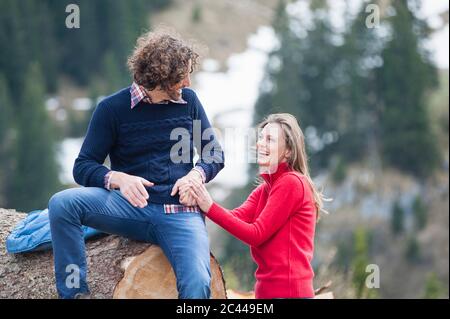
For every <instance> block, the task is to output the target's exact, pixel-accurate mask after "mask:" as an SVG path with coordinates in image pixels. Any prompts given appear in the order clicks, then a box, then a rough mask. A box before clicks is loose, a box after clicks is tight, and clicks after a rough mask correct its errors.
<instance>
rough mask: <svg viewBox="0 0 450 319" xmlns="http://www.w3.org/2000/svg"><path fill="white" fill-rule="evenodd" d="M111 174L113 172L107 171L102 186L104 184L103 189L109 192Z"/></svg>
mask: <svg viewBox="0 0 450 319" xmlns="http://www.w3.org/2000/svg"><path fill="white" fill-rule="evenodd" d="M113 173H114V171H109V172H108V173H107V174H106V175H105V179H104V184H105V188H106V189H107V190H111V177H112V175H113Z"/></svg>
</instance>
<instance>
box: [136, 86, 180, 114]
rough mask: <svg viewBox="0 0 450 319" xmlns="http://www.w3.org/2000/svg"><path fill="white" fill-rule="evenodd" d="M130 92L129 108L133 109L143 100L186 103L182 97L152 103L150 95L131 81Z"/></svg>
mask: <svg viewBox="0 0 450 319" xmlns="http://www.w3.org/2000/svg"><path fill="white" fill-rule="evenodd" d="M130 93H131V108H132V109H133V108H134V107H135V106H136V105H138V104H139V102H142V101H143V102H145V103H150V104H169V103H176V104H187V102H186V101H185V100H183V98H180V99H179V100H178V101H174V100H164V101H161V102H158V103H153V102H152V99H151V98H150V96H149V95H148V94H147V92H146V91H145V90H144V88H142V87H141V86H140V85H139V84H137V83H136V82H133V84H132V85H131V87H130Z"/></svg>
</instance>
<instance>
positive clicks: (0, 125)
mask: <svg viewBox="0 0 450 319" xmlns="http://www.w3.org/2000/svg"><path fill="white" fill-rule="evenodd" d="M12 122H13V119H12V114H11V98H10V96H9V89H8V85H7V83H6V78H5V77H4V76H3V74H0V207H4V204H5V198H4V196H5V189H6V188H7V186H8V185H7V182H8V181H9V180H10V179H9V176H8V174H9V173H10V164H11V161H10V152H11V142H12V141H11V139H12V136H11V135H12V134H11V132H12V129H13V127H12Z"/></svg>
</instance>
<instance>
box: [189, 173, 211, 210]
mask: <svg viewBox="0 0 450 319" xmlns="http://www.w3.org/2000/svg"><path fill="white" fill-rule="evenodd" d="M187 187H188V192H189V194H190V195H191V196H192V197H193V198H194V200H195V201H196V202H197V205H198V206H199V207H200V209H201V210H202V211H203V212H204V213H207V212H208V211H209V209H210V208H211V206H212V204H213V200H212V198H211V195H210V194H209V192H208V190H207V189H206V187H205V185H204V184H202V183H199V182H197V181H195V180H192V181H191V182H190V183H189V185H188V186H187Z"/></svg>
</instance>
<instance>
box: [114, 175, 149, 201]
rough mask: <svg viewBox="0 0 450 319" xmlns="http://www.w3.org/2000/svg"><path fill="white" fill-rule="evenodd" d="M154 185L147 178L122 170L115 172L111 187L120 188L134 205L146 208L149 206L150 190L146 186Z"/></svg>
mask: <svg viewBox="0 0 450 319" xmlns="http://www.w3.org/2000/svg"><path fill="white" fill-rule="evenodd" d="M153 185H154V184H153V183H152V182H149V181H148V180H146V179H145V178H142V177H139V176H133V175H128V174H125V173H122V172H114V173H113V175H112V176H111V187H112V188H119V189H120V192H121V193H122V194H123V195H124V196H125V198H126V199H127V200H128V201H129V202H130V203H131V205H133V206H134V207H140V208H144V207H145V206H147V199H148V192H147V190H146V189H145V186H147V187H151V186H153Z"/></svg>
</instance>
